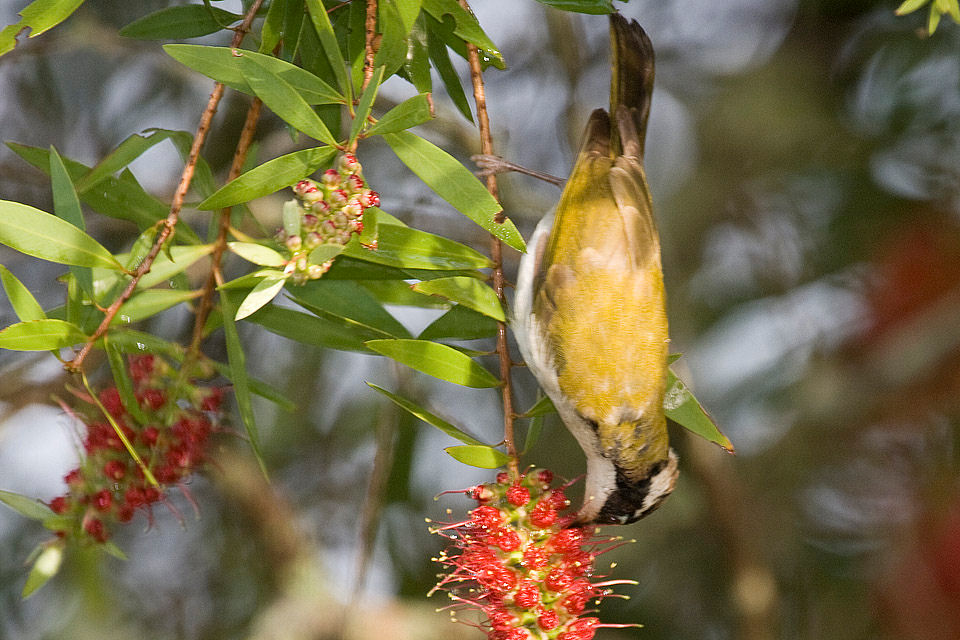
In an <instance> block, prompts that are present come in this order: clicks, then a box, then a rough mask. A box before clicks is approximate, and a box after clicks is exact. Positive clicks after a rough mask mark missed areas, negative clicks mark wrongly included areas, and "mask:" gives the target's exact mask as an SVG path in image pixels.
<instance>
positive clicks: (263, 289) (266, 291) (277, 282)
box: [234, 275, 287, 320]
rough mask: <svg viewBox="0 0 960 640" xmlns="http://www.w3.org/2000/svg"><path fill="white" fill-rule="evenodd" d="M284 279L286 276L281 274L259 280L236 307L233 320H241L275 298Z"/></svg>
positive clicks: (284, 281) (281, 287)
mask: <svg viewBox="0 0 960 640" xmlns="http://www.w3.org/2000/svg"><path fill="white" fill-rule="evenodd" d="M286 281H287V279H286V277H285V276H282V275H281V276H280V277H274V278H264V279H263V280H261V281H260V282H259V283H258V284H257V286H255V287H254V288H253V290H251V291H250V293H248V294H247V297H246V298H244V299H243V302H241V303H240V306H239V307H237V315H235V316H234V320H243V319H244V318H246V317H247V316H249V315H250V314H252V313H254V312H256V311H257V310H258V309H260V308H261V307H262V306H264V305H265V304H267V303H268V302H270V301H271V300H273V299H274V298H276V297H277V294H278V293H280V290H281V289H283V285H284V284H285V283H286Z"/></svg>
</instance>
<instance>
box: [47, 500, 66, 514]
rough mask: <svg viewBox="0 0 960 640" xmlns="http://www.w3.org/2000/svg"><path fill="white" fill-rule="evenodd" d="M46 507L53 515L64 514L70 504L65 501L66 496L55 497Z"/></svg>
mask: <svg viewBox="0 0 960 640" xmlns="http://www.w3.org/2000/svg"><path fill="white" fill-rule="evenodd" d="M48 506H49V507H50V510H51V511H53V512H54V513H57V514H60V513H66V512H67V510H68V509H70V502H69V501H68V500H67V497H66V496H57V497H56V498H54V499H53V500H51V501H50V504H49V505H48Z"/></svg>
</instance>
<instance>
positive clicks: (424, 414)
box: [367, 382, 485, 446]
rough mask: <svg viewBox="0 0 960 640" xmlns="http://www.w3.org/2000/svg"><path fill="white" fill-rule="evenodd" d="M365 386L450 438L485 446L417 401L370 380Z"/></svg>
mask: <svg viewBox="0 0 960 640" xmlns="http://www.w3.org/2000/svg"><path fill="white" fill-rule="evenodd" d="M367 386H369V387H370V388H371V389H373V390H375V391H378V392H380V393H382V394H383V395H385V396H386V397H388V398H390V400H392V401H393V402H394V404H396V405H397V406H398V407H400V408H402V409H404V410H406V411H408V412H409V413H411V414H412V415H414V416H416V417H417V418H419V419H420V420H423V421H424V422H426V423H427V424H429V425H432V426H434V427H436V428H437V429H440V431H443V432H444V433H445V434H447V435H448V436H450V437H451V438H456V439H457V440H459V441H460V442H465V443H467V444H472V445H480V446H485V445H484V444H483V443H482V442H480V441H479V440H477V439H476V438H474V437H472V436H470V435H469V434H467V433H464V432H463V431H462V430H460V429H458V428H457V427H455V426H453V425H452V424H450V423H449V422H447V421H446V420H444V419H443V418H441V417H439V416H437V415H434V414H432V413H430V412H429V411H427V410H426V409H424V408H423V407H421V406H420V405H418V404H417V403H415V402H413V401H412V400H408V399H407V398H404V397H403V396H399V395H397V394H395V393H391V392H389V391H387V390H386V389H384V388H383V387H378V386H377V385H375V384H373V383H372V382H368V383H367Z"/></svg>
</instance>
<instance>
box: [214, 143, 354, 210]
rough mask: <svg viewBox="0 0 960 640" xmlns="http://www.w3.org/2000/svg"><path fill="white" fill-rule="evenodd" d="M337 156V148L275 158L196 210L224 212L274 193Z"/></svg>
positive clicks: (246, 174) (313, 149) (248, 172)
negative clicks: (219, 210) (224, 209)
mask: <svg viewBox="0 0 960 640" xmlns="http://www.w3.org/2000/svg"><path fill="white" fill-rule="evenodd" d="M336 152H337V150H336V149H335V148H334V147H312V148H310V149H301V150H300V151H294V152H293V153H288V154H286V155H283V156H280V157H279V158H274V159H273V160H270V161H268V162H265V163H263V164H262V165H260V166H259V167H257V168H255V169H251V170H250V171H247V172H246V173H244V174H242V175H240V176H238V177H237V178H236V179H235V180H231V181H230V182H228V183H227V184H226V185H224V186H223V187H222V188H221V189H220V190H219V191H217V192H216V193H215V194H213V195H212V196H210V197H209V198H207V199H206V200H204V201H203V202H201V203H200V204H198V205H197V208H198V209H204V210H212V209H223V208H224V207H232V206H233V205H235V204H240V203H241V202H249V201H251V200H255V199H257V198H260V197H262V196H266V195H270V194H271V193H275V192H276V191H279V190H280V189H283V188H284V187H288V186H290V185H291V184H294V183H296V182H297V181H298V180H302V179H303V178H305V177H307V176H308V175H310V174H311V173H313V172H314V171H316V170H317V169H319V168H320V167H322V166H323V165H325V164H327V163H328V162H330V159H331V158H333V156H334V155H335V154H336Z"/></svg>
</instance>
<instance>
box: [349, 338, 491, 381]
mask: <svg viewBox="0 0 960 640" xmlns="http://www.w3.org/2000/svg"><path fill="white" fill-rule="evenodd" d="M365 344H366V346H367V347H368V348H369V349H371V350H373V351H376V352H377V353H379V354H381V355H384V356H387V357H388V358H392V359H394V360H396V361H397V362H399V363H401V364H405V365H407V366H408V367H410V368H412V369H416V370H417V371H421V372H423V373H426V374H428V375H431V376H433V377H435V378H439V379H441V380H446V381H447V382H452V383H454V384H459V385H463V386H465V387H474V388H489V387H496V386H499V385H500V381H499V380H498V379H497V378H496V377H495V376H494V375H493V374H492V373H490V372H489V371H487V370H486V369H484V368H483V367H482V366H480V365H479V364H478V363H477V362H475V361H474V360H472V359H471V358H470V357H469V356H466V355H464V354H463V353H461V352H460V351H457V350H456V349H454V348H453V347H448V346H447V345H445V344H439V343H437V342H430V341H427V340H406V339H398V340H368V341H367V342H366V343H365Z"/></svg>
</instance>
